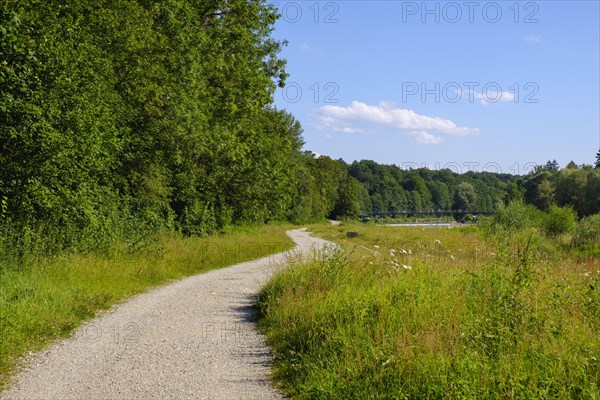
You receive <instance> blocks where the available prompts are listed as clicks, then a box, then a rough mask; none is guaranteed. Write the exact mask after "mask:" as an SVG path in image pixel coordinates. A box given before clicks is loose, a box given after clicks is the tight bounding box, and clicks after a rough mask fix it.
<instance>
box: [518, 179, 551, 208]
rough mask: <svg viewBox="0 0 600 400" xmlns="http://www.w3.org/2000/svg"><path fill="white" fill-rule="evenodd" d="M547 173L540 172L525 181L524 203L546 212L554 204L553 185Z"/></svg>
mask: <svg viewBox="0 0 600 400" xmlns="http://www.w3.org/2000/svg"><path fill="white" fill-rule="evenodd" d="M551 177H552V175H551V174H550V173H549V172H545V171H544V172H541V173H538V174H534V175H532V176H530V177H528V178H527V179H526V180H525V183H524V186H525V196H524V197H525V202H526V203H527V204H533V205H534V206H536V207H537V208H539V209H540V210H548V208H549V207H550V205H551V204H552V203H554V187H555V185H554V183H553V181H552V179H551Z"/></svg>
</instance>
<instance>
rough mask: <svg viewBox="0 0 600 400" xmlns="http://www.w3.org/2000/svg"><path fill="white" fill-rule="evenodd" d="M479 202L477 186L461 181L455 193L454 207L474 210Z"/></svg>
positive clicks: (461, 209)
mask: <svg viewBox="0 0 600 400" xmlns="http://www.w3.org/2000/svg"><path fill="white" fill-rule="evenodd" d="M476 204H477V192H476V191H475V187H474V186H473V185H471V184H470V183H467V182H461V183H459V184H458V186H457V188H456V192H455V193H454V203H452V208H453V209H454V210H459V211H467V210H473V209H474V208H475V206H476Z"/></svg>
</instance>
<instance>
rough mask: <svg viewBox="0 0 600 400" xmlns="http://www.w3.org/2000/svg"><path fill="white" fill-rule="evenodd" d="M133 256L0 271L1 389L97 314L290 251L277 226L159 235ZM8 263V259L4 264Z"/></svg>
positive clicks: (74, 257) (66, 258)
mask: <svg viewBox="0 0 600 400" xmlns="http://www.w3.org/2000/svg"><path fill="white" fill-rule="evenodd" d="M150 243H152V244H148V245H146V246H145V247H144V248H143V249H141V250H137V251H133V252H132V251H112V252H111V253H104V252H102V253H100V254H69V255H62V256H55V257H52V258H48V259H44V258H43V257H35V258H33V259H30V260H29V261H26V260H23V261H21V263H20V264H14V261H13V262H12V263H8V262H6V261H5V262H4V264H3V265H2V268H0V388H1V387H2V385H3V384H5V383H6V381H7V378H8V377H9V376H10V375H11V373H12V372H14V369H15V366H16V363H17V361H18V359H19V357H21V356H22V355H23V354H25V353H26V352H27V351H30V350H37V349H40V348H42V347H43V346H44V345H46V344H47V343H48V342H49V341H51V340H53V339H56V338H60V337H64V336H66V335H68V334H69V333H70V332H71V331H72V330H73V329H74V328H75V327H77V326H78V325H79V324H80V323H81V322H82V321H84V320H87V319H89V318H91V317H93V316H94V315H95V313H96V312H97V311H98V310H103V309H107V308H109V307H110V306H111V305H113V304H115V303H117V302H119V301H121V300H123V299H125V298H127V297H129V296H132V295H134V294H137V293H140V292H143V291H145V290H147V289H148V288H149V287H152V286H156V285H159V284H162V283H165V282H168V281H171V280H175V279H179V278H181V277H184V276H187V275H191V274H196V273H200V272H203V271H208V270H210V269H215V268H220V267H223V266H227V265H231V264H233V263H237V262H241V261H245V260H250V259H255V258H259V257H262V256H265V255H268V254H272V253H275V252H279V251H282V250H285V249H287V248H290V247H291V246H292V245H293V243H292V242H291V240H290V239H289V238H288V237H287V236H286V235H285V233H284V228H283V227H281V226H266V227H262V228H237V229H231V230H229V231H228V232H227V233H225V234H224V235H220V236H210V237H205V238H198V237H195V238H182V237H179V236H173V235H165V236H162V237H160V238H159V239H157V240H156V241H152V242H150ZM10 259H11V260H13V259H12V258H10Z"/></svg>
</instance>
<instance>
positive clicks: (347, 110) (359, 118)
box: [315, 101, 479, 144]
mask: <svg viewBox="0 0 600 400" xmlns="http://www.w3.org/2000/svg"><path fill="white" fill-rule="evenodd" d="M315 117H316V120H317V127H318V128H320V129H330V130H332V131H335V132H343V133H368V132H370V131H373V130H375V128H376V126H383V127H386V128H389V129H392V130H394V131H397V132H401V133H404V134H407V135H408V136H411V137H412V138H413V139H414V140H415V141H416V142H417V143H421V144H437V143H440V142H442V141H443V138H442V136H440V135H441V134H446V135H453V136H464V135H469V134H475V133H478V132H479V129H473V128H467V127H461V126H458V125H457V124H456V123H454V122H452V121H450V120H448V119H443V118H439V117H431V116H428V115H422V114H417V113H416V112H414V111H413V110H408V109H404V108H398V107H395V106H393V105H392V104H390V103H386V102H381V103H379V104H378V105H369V104H365V103H362V102H360V101H353V102H352V103H351V104H350V105H349V106H347V107H340V106H323V107H321V108H319V109H318V110H317V111H316V112H315ZM373 125H376V126H375V127H374V126H373Z"/></svg>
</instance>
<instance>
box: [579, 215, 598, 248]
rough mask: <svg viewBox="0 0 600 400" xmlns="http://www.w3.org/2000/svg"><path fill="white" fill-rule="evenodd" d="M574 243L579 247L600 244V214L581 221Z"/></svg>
mask: <svg viewBox="0 0 600 400" xmlns="http://www.w3.org/2000/svg"><path fill="white" fill-rule="evenodd" d="M573 242H574V244H575V245H577V246H580V245H587V244H590V245H591V244H598V243H600V214H594V215H590V216H589V217H585V218H582V219H581V221H579V225H577V229H576V231H575V237H574V238H573Z"/></svg>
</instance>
